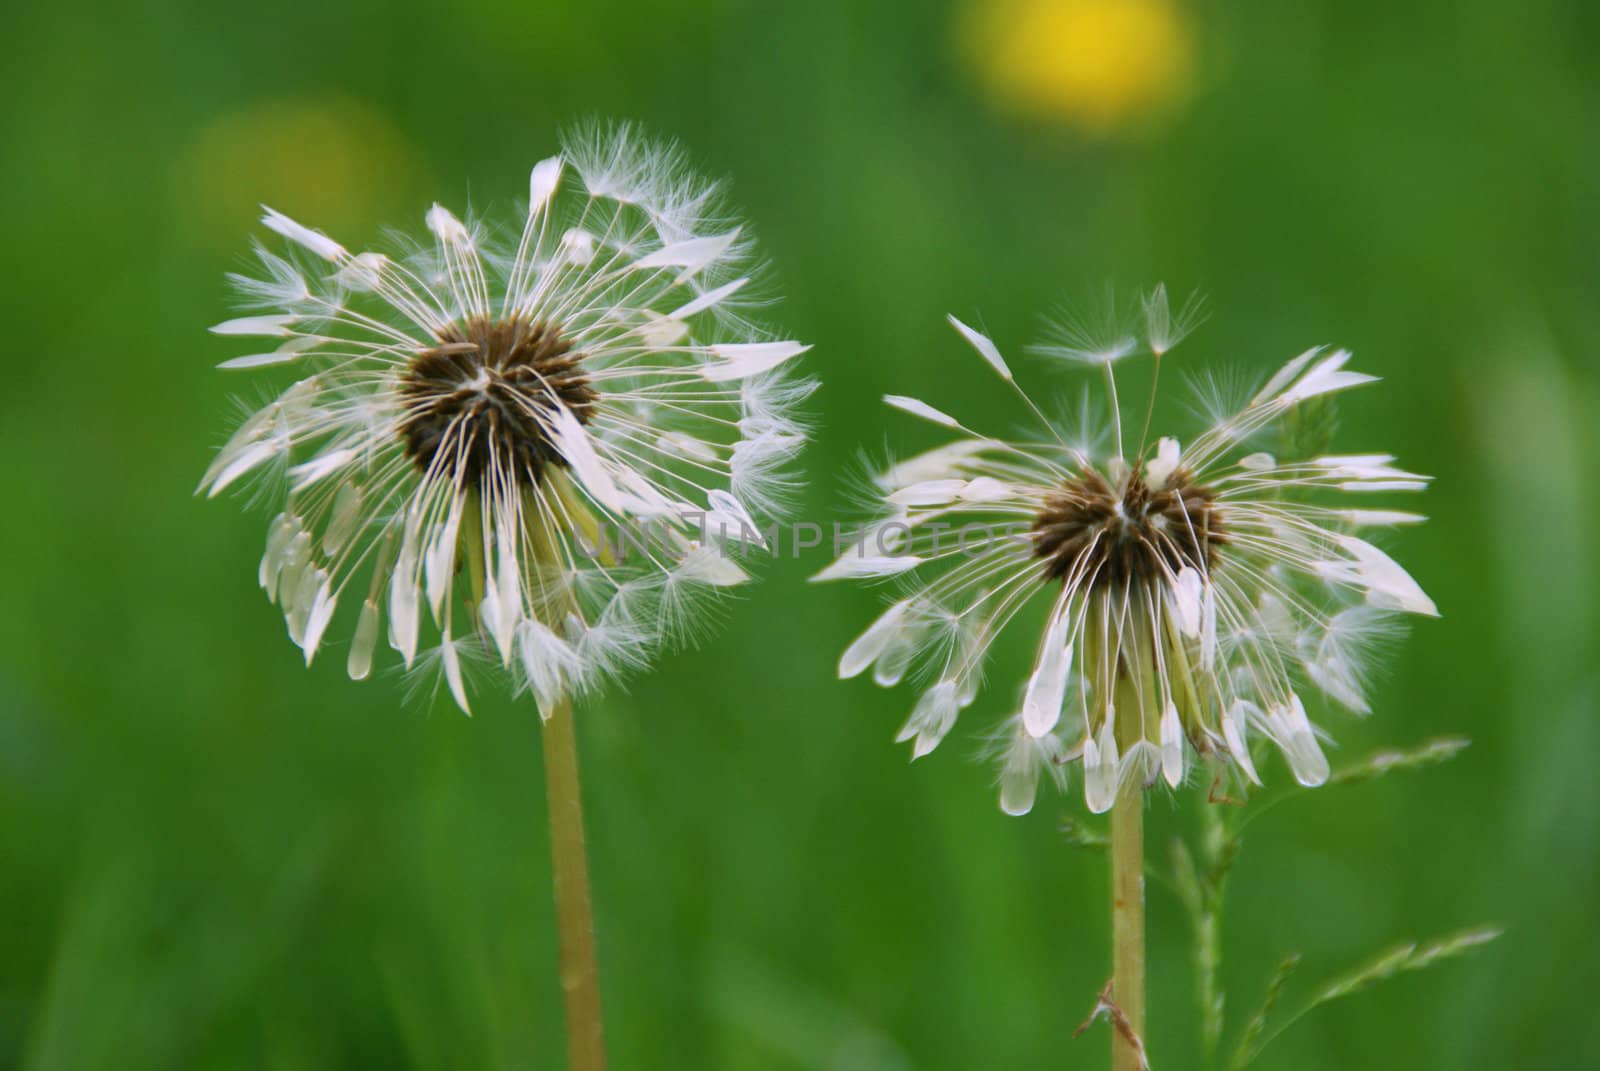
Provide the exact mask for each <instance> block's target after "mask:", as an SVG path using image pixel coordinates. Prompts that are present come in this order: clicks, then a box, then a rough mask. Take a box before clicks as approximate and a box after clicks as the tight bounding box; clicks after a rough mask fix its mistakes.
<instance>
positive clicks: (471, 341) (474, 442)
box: [400, 316, 598, 484]
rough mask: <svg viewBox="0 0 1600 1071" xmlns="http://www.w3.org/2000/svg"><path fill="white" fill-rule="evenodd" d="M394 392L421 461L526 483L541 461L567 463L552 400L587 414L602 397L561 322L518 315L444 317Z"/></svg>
mask: <svg viewBox="0 0 1600 1071" xmlns="http://www.w3.org/2000/svg"><path fill="white" fill-rule="evenodd" d="M400 392H401V395H402V396H403V398H404V400H405V407H406V415H405V417H404V418H403V419H402V421H401V435H402V437H403V438H404V440H405V449H406V453H407V454H408V455H409V456H410V457H411V460H412V461H413V462H414V463H415V464H416V466H417V467H418V468H419V469H421V470H422V471H424V472H427V471H430V470H436V471H438V472H440V473H441V474H442V475H445V476H447V477H453V478H454V479H456V480H457V481H461V482H475V481H477V480H479V479H482V478H483V477H484V474H485V473H491V474H493V473H503V474H504V476H505V477H509V478H511V479H513V480H516V481H517V482H520V483H526V484H532V483H534V482H536V481H537V480H538V479H539V476H540V474H541V473H542V472H543V470H544V467H545V466H546V465H560V466H563V467H564V466H565V465H566V464H567V461H566V459H565V458H564V457H562V456H561V452H560V451H559V450H558V449H556V445H555V443H554V442H553V441H552V439H551V437H550V432H549V431H548V430H547V429H548V427H549V423H550V420H551V418H552V417H553V416H554V415H555V414H556V412H557V411H558V408H559V407H565V408H566V409H567V410H569V411H570V412H571V413H572V415H573V416H575V417H577V418H578V421H579V423H587V422H588V420H589V418H590V416H591V415H592V414H593V411H594V406H595V402H596V400H597V398H598V395H597V394H596V393H595V391H594V388H593V387H591V386H590V385H589V377H588V376H587V375H585V374H584V370H583V354H581V353H573V352H572V343H571V341H570V340H568V339H566V338H563V337H562V335H561V331H560V328H559V326H558V325H556V324H552V323H549V322H547V321H545V320H529V319H526V318H524V317H513V318H511V319H505V320H491V319H488V318H487V317H482V316H474V317H469V318H467V319H464V320H459V321H457V322H455V323H452V324H450V325H449V326H448V327H445V328H444V329H443V330H441V331H440V332H439V341H438V344H437V345H435V346H432V347H430V348H428V349H425V350H423V351H421V352H420V353H418V354H417V355H416V357H414V358H413V359H412V361H411V364H410V366H409V367H408V368H407V369H406V371H405V374H404V376H403V378H402V381H401V386H400ZM501 478H504V477H501Z"/></svg>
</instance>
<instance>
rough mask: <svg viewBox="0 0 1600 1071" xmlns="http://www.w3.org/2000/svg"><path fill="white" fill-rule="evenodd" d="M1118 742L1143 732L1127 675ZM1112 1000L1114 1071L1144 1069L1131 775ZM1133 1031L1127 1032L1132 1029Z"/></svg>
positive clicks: (1122, 834) (1125, 743)
mask: <svg viewBox="0 0 1600 1071" xmlns="http://www.w3.org/2000/svg"><path fill="white" fill-rule="evenodd" d="M1117 691H1118V692H1119V693H1120V695H1119V699H1120V701H1119V702H1118V704H1117V706H1118V708H1119V710H1121V711H1123V712H1125V713H1124V716H1123V717H1121V718H1119V719H1118V724H1117V736H1118V738H1119V739H1118V746H1119V747H1120V748H1122V749H1123V750H1126V749H1127V748H1128V747H1131V746H1132V745H1133V744H1134V743H1135V742H1137V741H1138V740H1140V739H1141V738H1142V736H1143V731H1142V727H1141V726H1140V724H1139V721H1140V719H1139V718H1138V717H1137V715H1138V713H1139V697H1138V695H1137V693H1136V692H1135V690H1134V688H1133V687H1132V686H1131V682H1129V681H1128V679H1127V678H1126V677H1122V679H1121V680H1119V682H1118V685H1117ZM1111 999H1112V1000H1113V1001H1114V1002H1115V1003H1116V1006H1117V1008H1118V1010H1120V1011H1121V1012H1122V1016H1123V1021H1124V1023H1123V1024H1119V1025H1124V1024H1125V1025H1126V1027H1127V1030H1126V1031H1125V1030H1123V1029H1117V1030H1113V1031H1112V1038H1111V1067H1112V1071H1142V1069H1143V1068H1144V1066H1145V1059H1144V1052H1143V1039H1144V1026H1145V1017H1144V1010H1145V1009H1144V785H1143V784H1141V783H1140V781H1139V779H1138V778H1136V777H1135V778H1129V779H1128V780H1127V782H1126V783H1124V784H1123V785H1121V786H1120V787H1119V789H1118V791H1117V800H1116V803H1115V804H1113V805H1112V808H1111ZM1130 1031H1131V1033H1132V1034H1133V1035H1134V1036H1133V1037H1129V1036H1128V1032H1130Z"/></svg>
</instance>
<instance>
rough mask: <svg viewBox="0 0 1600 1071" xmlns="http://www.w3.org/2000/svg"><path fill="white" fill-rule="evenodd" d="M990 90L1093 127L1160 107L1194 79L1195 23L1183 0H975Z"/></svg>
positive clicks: (970, 36)
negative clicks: (1187, 15)
mask: <svg viewBox="0 0 1600 1071" xmlns="http://www.w3.org/2000/svg"><path fill="white" fill-rule="evenodd" d="M965 28H966V30H967V33H966V34H965V37H966V40H967V43H968V47H969V49H970V51H971V57H972V60H973V62H974V63H975V65H976V67H977V69H978V73H979V75H980V76H981V77H982V78H983V80H984V81H985V82H986V83H987V86H988V88H989V90H990V92H991V93H992V94H993V95H994V97H995V98H996V99H997V100H998V101H999V102H1000V103H1001V104H1002V105H1004V106H1006V107H1008V108H1012V109H1014V110H1017V111H1020V112H1024V113H1028V114H1033V115H1040V116H1045V117H1050V118H1058V119H1063V120H1066V121H1067V122H1070V123H1073V124H1074V125H1076V126H1078V127H1080V128H1082V129H1084V130H1087V131H1089V132H1091V133H1095V134H1104V133H1108V132H1110V131H1111V130H1113V129H1116V128H1118V127H1123V126H1126V125H1128V124H1129V123H1131V122H1133V121H1135V120H1137V119H1140V118H1143V117H1146V116H1149V115H1151V114H1153V113H1156V112H1159V111H1160V110H1162V109H1163V108H1165V107H1167V106H1170V105H1171V104H1172V103H1174V102H1175V101H1177V100H1178V99H1180V98H1181V97H1182V96H1183V95H1184V92H1185V90H1186V89H1187V87H1188V84H1189V78H1190V70H1191V64H1192V49H1193V33H1192V28H1191V26H1190V24H1189V22H1188V20H1187V18H1186V17H1185V15H1184V13H1183V12H1182V11H1181V10H1180V7H1179V4H1178V3H1176V2H1175V0H975V6H974V7H973V8H972V10H971V17H970V19H969V20H968V23H967V26H966V27H965Z"/></svg>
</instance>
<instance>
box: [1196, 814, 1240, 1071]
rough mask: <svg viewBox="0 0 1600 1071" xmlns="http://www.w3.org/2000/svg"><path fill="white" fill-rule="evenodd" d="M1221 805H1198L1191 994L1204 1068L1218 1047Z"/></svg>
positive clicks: (1224, 875) (1223, 861) (1225, 859)
mask: <svg viewBox="0 0 1600 1071" xmlns="http://www.w3.org/2000/svg"><path fill="white" fill-rule="evenodd" d="M1223 806H1224V805H1223V804H1218V803H1209V802H1203V803H1201V805H1200V902H1199V904H1198V910H1197V911H1196V913H1195V919H1194V972H1195V995H1196V997H1197V998H1198V1000H1199V1003H1200V1050H1201V1052H1202V1053H1203V1054H1204V1056H1205V1066H1206V1067H1215V1066H1216V1064H1217V1051H1218V1047H1219V1046H1220V1045H1221V1044H1222V1026H1223V1014H1224V1008H1223V993H1222V988H1221V986H1220V985H1219V982H1218V975H1219V973H1220V971H1221V967H1222V898H1223V892H1224V889H1225V888H1226V885H1227V880H1228V868H1229V866H1231V864H1232V859H1231V854H1232V853H1230V852H1228V851H1227V844H1228V833H1227V829H1226V828H1225V826H1224V825H1223V816H1222V810H1221V808H1222V807H1223Z"/></svg>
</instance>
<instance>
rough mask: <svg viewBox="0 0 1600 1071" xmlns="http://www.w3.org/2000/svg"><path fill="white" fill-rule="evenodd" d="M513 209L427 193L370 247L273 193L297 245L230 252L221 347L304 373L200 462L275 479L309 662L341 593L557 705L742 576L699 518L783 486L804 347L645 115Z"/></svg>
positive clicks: (277, 583)
mask: <svg viewBox="0 0 1600 1071" xmlns="http://www.w3.org/2000/svg"><path fill="white" fill-rule="evenodd" d="M527 189H528V201H527V205H526V210H525V211H524V212H523V213H522V214H521V216H520V218H518V219H517V220H516V221H515V224H514V225H512V226H506V227H502V226H499V225H497V224H496V222H495V221H494V220H493V219H491V218H487V217H480V216H476V215H470V214H469V215H467V216H465V217H463V216H459V215H457V214H456V213H455V212H454V211H452V210H451V209H450V208H449V207H448V206H446V205H444V204H440V203H435V204H434V205H432V206H431V207H430V208H428V209H427V211H426V212H425V213H424V215H423V224H424V235H425V236H424V237H421V238H418V237H413V236H409V235H405V234H394V235H391V236H390V237H389V239H387V242H386V246H385V248H383V249H380V250H354V249H351V248H349V247H347V246H345V245H344V244H342V243H340V242H339V241H337V240H336V239H334V238H332V237H330V236H329V235H328V234H326V233H324V232H323V231H321V230H318V229H316V228H314V227H312V226H308V225H306V224H302V223H300V222H299V221H297V220H294V219H292V218H290V217H288V216H286V215H284V214H283V213H281V212H278V211H276V210H274V209H271V208H267V209H265V210H264V214H263V217H262V223H263V225H264V226H265V227H266V228H267V229H268V230H269V231H272V232H273V233H274V234H276V235H277V236H278V237H279V238H280V239H281V240H282V242H283V244H284V245H285V246H286V247H287V248H286V250H284V251H282V252H279V251H270V250H268V249H266V248H265V247H260V246H258V247H257V251H256V255H257V259H258V260H259V261H260V264H261V272H262V275H261V277H257V278H247V277H234V279H233V281H234V285H235V288H236V290H237V291H238V293H239V295H240V299H241V303H242V304H243V305H244V306H245V308H246V309H248V310H251V314H250V315H247V316H241V317H238V318H235V319H233V320H229V321H225V322H224V323H221V324H218V325H217V326H216V327H215V328H213V331H214V332H215V333H217V334H219V335H222V336H224V337H227V338H232V339H238V338H249V337H255V338H262V339H266V340H268V341H267V343H266V345H265V346H261V347H257V349H258V350H259V352H256V353H250V354H247V355H245V356H242V357H235V358H232V359H230V360H228V361H225V362H223V367H225V368H229V369H241V370H242V369H263V370H264V371H265V372H267V373H269V374H270V373H271V372H272V371H273V370H276V371H277V372H278V373H279V374H282V373H284V372H286V371H289V370H292V371H294V372H295V373H297V374H298V376H299V378H297V379H295V380H294V382H293V383H291V384H289V385H288V386H287V387H286V388H283V387H280V389H279V391H278V393H276V394H275V395H272V396H270V397H269V398H267V399H266V400H265V401H264V402H263V403H262V404H261V405H259V406H258V407H256V408H254V410H253V411H252V412H250V413H249V414H248V415H247V416H246V417H245V418H244V419H243V420H242V422H241V423H240V425H239V426H238V428H237V430H236V431H235V433H234V434H233V436H232V437H231V438H230V439H229V441H228V442H227V444H226V445H224V446H223V448H222V449H221V450H220V451H219V453H218V455H217V457H216V458H215V460H214V461H213V463H212V465H211V467H210V469H209V470H208V471H207V472H206V474H205V476H204V478H203V479H202V481H201V484H200V490H202V491H204V492H205V493H207V494H208V495H215V494H218V493H221V492H223V491H225V490H228V489H230V488H233V487H243V486H255V487H257V488H258V494H261V495H262V496H264V497H270V498H273V499H276V500H277V501H279V502H280V503H281V507H280V510H279V512H278V515H277V516H276V517H275V518H274V520H273V521H272V523H271V524H270V525H269V531H268V540H267V548H266V552H265V554H264V555H263V558H262V561H261V565H260V570H259V579H260V581H261V584H262V587H263V588H264V589H265V590H266V592H267V594H268V597H269V598H271V599H273V600H275V601H277V602H278V603H279V604H280V606H281V607H282V608H283V610H284V613H285V617H286V619H287V622H288V625H289V631H290V635H291V638H292V639H293V640H294V641H295V642H296V643H297V644H299V645H300V646H301V647H302V648H303V649H304V651H305V655H306V659H307V661H308V662H309V661H310V660H311V659H312V658H313V657H314V656H315V654H316V653H317V651H318V650H319V648H320V647H321V646H322V645H323V642H324V640H325V638H326V637H327V636H329V635H330V634H331V631H330V628H331V627H337V621H338V620H339V617H340V614H339V611H340V608H341V607H353V609H351V610H350V612H351V613H353V615H354V622H353V625H354V631H353V633H351V635H352V637H353V639H352V646H351V649H350V652H349V656H348V660H347V667H348V669H349V672H350V675H351V676H352V677H354V678H357V679H360V678H364V677H366V676H368V675H370V673H371V672H372V669H373V667H374V660H375V649H376V647H377V646H378V644H379V643H380V641H382V640H387V642H388V644H389V646H390V647H392V648H393V649H394V650H395V651H397V652H398V653H399V655H400V657H401V659H402V661H403V662H404V663H405V664H406V665H407V666H408V667H422V671H423V675H424V676H425V677H430V678H431V679H435V680H442V681H443V682H444V684H445V685H446V686H448V689H449V691H450V693H451V695H452V696H453V697H454V698H455V699H456V701H457V702H458V703H459V704H460V705H461V706H462V707H463V709H465V707H466V705H467V699H468V682H469V681H470V680H472V679H473V678H475V677H477V676H481V675H483V674H485V673H486V672H487V671H490V670H498V671H499V672H500V673H501V674H502V675H504V676H506V677H508V678H509V679H510V681H511V682H512V684H513V685H514V686H515V687H516V688H518V689H520V690H524V691H527V692H529V693H532V694H533V695H534V697H535V698H536V700H537V701H538V702H539V704H540V706H541V708H542V709H545V710H548V709H550V707H551V704H553V703H556V702H558V701H559V700H560V699H561V698H563V697H564V696H568V695H571V694H573V693H575V692H580V691H585V690H589V689H593V688H596V687H599V686H600V685H601V684H603V683H604V682H605V681H606V680H608V679H610V678H612V677H615V676H617V675H619V674H622V673H625V672H629V671H632V670H636V669H638V668H640V667H642V666H643V665H645V664H646V663H647V662H648V660H649V658H650V656H651V654H652V653H653V652H654V651H655V650H656V649H657V648H659V647H661V646H662V645H664V644H669V643H675V642H679V641H682V640H684V639H687V638H691V637H693V636H694V635H696V634H697V633H698V632H699V631H700V630H702V629H703V628H704V627H705V624H706V621H707V616H706V610H707V605H708V603H709V602H710V601H712V600H714V599H715V597H716V596H717V595H718V594H719V593H720V592H722V591H724V590H725V589H727V588H730V587H733V586H736V585H738V584H739V583H742V582H743V581H745V580H746V579H748V574H747V573H746V571H745V570H744V569H743V568H742V567H741V566H740V565H739V564H737V563H736V562H734V561H732V560H731V559H730V557H729V556H728V554H727V553H725V548H726V547H727V546H728V545H729V544H731V543H735V542H737V540H736V539H735V538H734V537H726V538H724V537H723V536H720V535H716V536H712V537H711V538H710V540H709V541H708V539H707V537H706V535H705V533H704V532H703V531H702V530H701V529H702V524H701V522H702V520H703V519H707V518H711V517H716V518H723V519H727V518H732V519H733V520H734V521H736V522H737V523H736V524H734V525H732V526H731V527H733V528H734V529H740V528H750V529H754V528H756V526H757V521H756V519H755V518H756V517H757V516H767V515H770V514H771V512H772V511H774V510H775V509H776V508H778V507H779V506H780V505H781V503H782V500H783V499H784V497H785V494H786V492H787V491H788V490H789V489H791V488H792V486H793V483H792V477H791V476H790V475H789V473H788V471H787V463H788V462H789V461H790V460H791V459H792V458H793V456H794V454H795V453H796V452H797V451H798V449H799V448H800V446H801V444H802V442H803V440H804V437H805V433H806V429H805V426H804V424H803V422H802V421H801V420H800V419H798V418H797V416H796V415H795V410H796V407H797V406H798V405H799V403H800V402H802V401H803V399H804V398H805V397H806V395H807V394H808V392H809V390H810V383H809V381H807V380H806V379H804V378H802V377H799V376H796V375H794V374H793V373H792V372H791V371H790V367H791V365H792V362H793V359H794V358H795V357H797V356H799V355H800V354H801V353H803V352H804V351H805V350H806V349H807V347H806V346H804V345H801V344H799V343H796V342H792V341H787V340H783V339H780V338H777V337H775V336H774V335H773V334H771V333H770V332H769V331H768V330H767V329H765V328H764V327H763V326H762V325H760V324H759V323H757V322H756V321H755V319H754V317H753V310H755V309H757V308H758V307H759V306H760V304H761V301H762V299H761V298H760V297H759V296H758V295H757V294H756V293H755V292H754V291H755V290H756V288H755V287H754V286H753V285H752V284H751V280H752V279H753V278H754V277H755V276H756V275H757V274H758V273H759V264H758V263H756V261H755V260H754V248H753V244H752V242H751V239H750V237H749V235H748V232H747V231H746V229H745V228H744V227H742V226H741V225H740V224H739V223H738V222H737V220H735V219H733V218H732V217H731V214H730V213H729V212H728V211H727V210H726V209H725V207H724V205H723V202H722V200H721V195H720V191H719V190H718V188H717V186H716V184H714V183H710V182H706V181H704V180H702V179H700V178H698V177H697V176H695V175H693V174H692V173H691V172H690V171H689V169H688V168H687V166H686V164H685V160H684V158H683V154H682V153H681V152H680V151H679V150H678V149H676V148H675V147H673V146H670V145H666V144H663V143H660V142H657V141H654V140H652V139H650V138H647V137H645V136H643V135H642V134H641V133H640V132H639V131H638V130H637V129H635V128H633V127H630V126H612V127H605V126H600V125H593V126H588V127H584V128H582V129H580V130H578V131H576V132H574V133H573V134H572V135H571V136H569V138H568V139H567V141H566V145H565V147H564V149H563V151H562V152H561V153H560V154H559V155H557V156H553V157H551V158H549V159H546V160H543V161H541V162H539V163H538V164H537V165H535V166H534V167H533V168H532V170H531V172H530V176H529V183H528V188H527Z"/></svg>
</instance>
